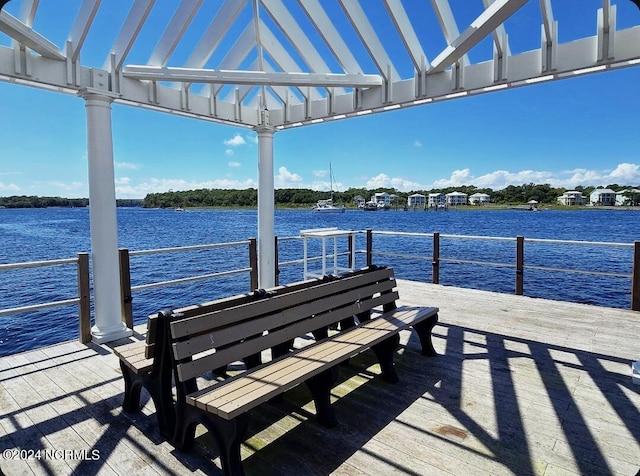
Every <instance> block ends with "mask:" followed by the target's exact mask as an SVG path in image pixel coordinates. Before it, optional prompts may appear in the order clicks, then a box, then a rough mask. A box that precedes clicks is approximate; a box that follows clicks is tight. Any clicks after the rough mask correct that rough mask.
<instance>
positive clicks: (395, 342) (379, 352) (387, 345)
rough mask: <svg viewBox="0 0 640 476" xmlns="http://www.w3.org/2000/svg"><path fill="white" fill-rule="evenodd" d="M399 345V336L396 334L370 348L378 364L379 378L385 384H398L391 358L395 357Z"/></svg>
mask: <svg viewBox="0 0 640 476" xmlns="http://www.w3.org/2000/svg"><path fill="white" fill-rule="evenodd" d="M399 345H400V336H399V335H398V334H393V335H392V336H391V337H389V338H388V339H385V340H383V341H382V342H380V343H379V344H376V345H374V346H372V347H371V349H372V350H373V351H374V352H375V354H376V357H377V358H378V363H379V364H380V370H381V375H380V377H382V379H383V380H385V381H386V382H390V383H398V382H399V381H400V379H399V378H398V374H397V373H396V369H395V366H394V364H393V356H394V355H395V352H396V349H397V348H398V346H399Z"/></svg>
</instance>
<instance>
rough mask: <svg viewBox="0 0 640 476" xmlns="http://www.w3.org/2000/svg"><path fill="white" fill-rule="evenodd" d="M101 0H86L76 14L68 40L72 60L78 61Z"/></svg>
mask: <svg viewBox="0 0 640 476" xmlns="http://www.w3.org/2000/svg"><path fill="white" fill-rule="evenodd" d="M100 2H101V0H84V1H83V2H82V5H81V6H80V11H79V12H78V15H77V16H76V19H75V21H74V22H73V26H72V27H71V32H70V33H69V37H68V38H67V41H69V42H70V43H71V50H70V51H69V52H68V53H67V54H68V55H69V56H70V58H71V60H72V61H76V60H77V59H78V56H79V55H80V50H82V45H84V41H85V40H86V38H87V35H88V34H89V30H90V29H91V24H92V23H93V19H94V18H95V16H96V13H97V12H98V7H99V6H100Z"/></svg>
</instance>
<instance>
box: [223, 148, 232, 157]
mask: <svg viewBox="0 0 640 476" xmlns="http://www.w3.org/2000/svg"><path fill="white" fill-rule="evenodd" d="M224 153H225V154H227V155H228V156H232V155H233V150H232V149H227V150H225V151H224Z"/></svg>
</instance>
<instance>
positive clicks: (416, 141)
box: [413, 139, 422, 147]
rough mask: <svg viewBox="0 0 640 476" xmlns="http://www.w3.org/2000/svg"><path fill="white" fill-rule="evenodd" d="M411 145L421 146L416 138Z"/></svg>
mask: <svg viewBox="0 0 640 476" xmlns="http://www.w3.org/2000/svg"><path fill="white" fill-rule="evenodd" d="M413 146H414V147H422V142H420V141H419V140H418V139H416V140H415V141H414V142H413Z"/></svg>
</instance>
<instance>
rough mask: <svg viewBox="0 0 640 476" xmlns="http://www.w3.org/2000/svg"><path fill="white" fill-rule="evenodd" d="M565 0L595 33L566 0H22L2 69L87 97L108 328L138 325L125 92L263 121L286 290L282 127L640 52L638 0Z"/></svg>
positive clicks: (3, 40)
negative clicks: (131, 321)
mask: <svg viewBox="0 0 640 476" xmlns="http://www.w3.org/2000/svg"><path fill="white" fill-rule="evenodd" d="M555 1H556V0H554V2H555ZM557 1H559V2H563V3H564V4H567V3H571V4H573V9H574V10H575V11H576V12H578V11H581V12H583V11H584V10H585V9H590V10H591V11H589V12H586V13H588V14H587V15H586V16H584V15H580V18H582V17H585V18H590V19H591V20H590V21H591V22H592V23H591V27H590V28H589V29H588V30H589V31H590V32H591V33H590V34H589V35H586V36H584V37H578V38H571V39H570V41H565V42H563V43H561V42H560V41H559V29H560V28H561V27H562V24H560V22H559V21H558V20H557V19H556V18H554V14H553V9H552V3H553V2H552V0H463V1H462V0H430V1H427V0H182V1H179V0H117V1H108V2H107V1H105V2H102V1H101V0H64V1H55V2H53V1H43V2H40V1H39V0H10V1H9V2H8V3H7V4H6V5H5V6H4V7H3V8H2V10H1V11H0V80H2V81H7V82H11V83H17V84H22V85H27V86H34V87H38V88H44V89H49V90H51V91H55V92H61V93H67V94H73V95H77V96H79V97H81V98H83V99H84V101H85V105H86V110H87V137H88V168H89V186H90V196H89V198H90V206H91V247H92V250H91V253H92V261H93V269H94V275H93V278H94V290H95V291H94V295H95V326H94V327H93V329H92V334H93V337H94V340H95V341H97V342H107V341H110V340H115V339H117V338H120V337H122V336H124V335H127V334H128V333H129V332H130V331H129V330H127V329H126V328H125V327H124V325H123V324H122V322H121V316H120V309H121V306H120V303H121V300H122V297H121V295H120V289H119V284H118V283H119V277H118V267H117V263H118V259H117V253H118V249H117V243H118V240H117V227H116V201H115V184H114V161H113V144H112V134H111V104H112V103H117V104H124V105H130V106H134V107H142V108H147V109H152V110H155V111H159V112H166V113H172V114H179V115H182V116H187V117H192V118H194V119H201V120H206V121H211V122H218V123H224V124H230V125H235V126H239V127H245V128H250V129H253V130H255V131H256V133H257V135H258V143H259V156H258V171H259V172H258V183H259V186H258V216H259V220H258V259H259V286H261V287H270V286H272V285H273V284H274V282H275V277H274V274H273V273H274V259H275V258H274V256H275V252H274V240H273V234H274V195H273V188H274V179H273V136H274V133H275V132H276V131H279V130H285V129H289V128H293V127H300V126H303V125H311V124H318V123H322V122H325V121H336V120H343V119H346V118H349V117H356V116H360V115H365V114H374V113H380V112H385V111H391V110H395V109H399V108H404V107H412V106H419V105H426V104H430V103H437V102H440V101H443V100H449V99H455V98H463V97H472V96H474V95H477V94H482V93H489V92H493V91H498V90H504V89H509V88H516V87H521V86H527V85H530V84H535V83H540V82H544V81H553V80H559V79H564V78H572V77H576V76H579V75H583V74H589V73H595V72H604V71H610V70H614V69H618V68H624V67H631V66H635V65H638V64H640V26H639V25H640V10H638V9H637V8H636V7H635V6H634V5H633V4H632V3H631V1H632V0H617V2H616V1H615V0H602V1H600V0H557ZM2 3H4V0H0V4H2ZM623 4H624V6H623ZM618 9H620V10H622V9H625V11H626V12H627V17H625V23H629V21H628V20H629V18H628V15H637V16H634V20H632V21H631V26H626V27H624V28H617V26H616V24H617V22H616V20H617V18H618V12H617V11H618ZM54 15H55V18H56V19H60V21H59V22H58V23H56V28H54V29H52V27H51V22H47V21H46V20H47V19H48V18H50V17H51V16H54ZM63 19H67V20H68V21H67V22H66V23H65V21H63ZM515 19H517V23H516V22H515ZM512 21H514V23H515V24H516V25H523V24H524V25H526V26H532V27H533V28H529V29H526V31H527V32H534V34H533V37H532V38H529V43H530V44H531V45H533V48H528V49H526V50H516V48H514V47H513V46H514V45H515V44H516V42H515V41H510V38H509V35H508V33H509V30H510V27H511V25H510V22H512ZM521 29H522V28H520V27H513V28H512V30H511V32H512V34H513V35H514V37H513V38H515V37H516V35H521V34H522V32H521V31H520V30H521ZM105 32H106V33H105ZM517 43H518V44H521V43H523V42H521V41H518V42H517ZM96 51H104V52H105V53H104V54H103V55H100V54H99V53H96Z"/></svg>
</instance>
